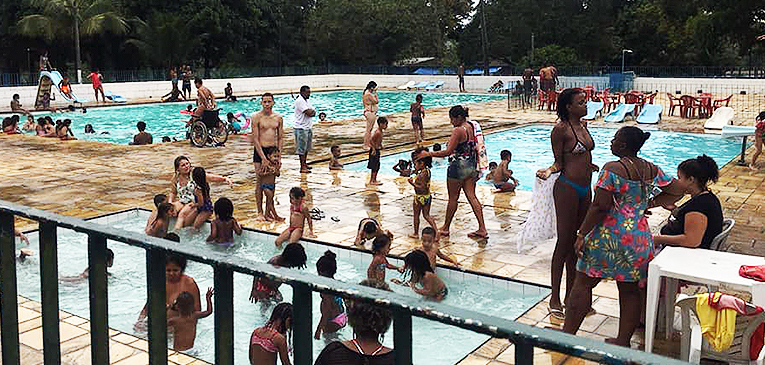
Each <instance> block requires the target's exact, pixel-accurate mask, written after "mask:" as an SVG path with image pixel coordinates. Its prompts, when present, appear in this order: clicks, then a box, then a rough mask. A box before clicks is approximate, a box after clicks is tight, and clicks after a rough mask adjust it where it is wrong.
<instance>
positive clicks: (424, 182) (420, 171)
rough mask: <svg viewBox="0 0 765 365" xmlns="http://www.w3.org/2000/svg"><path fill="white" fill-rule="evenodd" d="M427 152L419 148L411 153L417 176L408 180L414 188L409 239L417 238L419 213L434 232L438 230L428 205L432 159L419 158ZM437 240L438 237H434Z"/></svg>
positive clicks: (429, 201)
mask: <svg viewBox="0 0 765 365" xmlns="http://www.w3.org/2000/svg"><path fill="white" fill-rule="evenodd" d="M422 152H427V149H426V148H422V147H419V148H417V149H415V150H414V151H413V152H412V161H414V171H415V173H416V174H417V176H416V177H414V178H411V177H410V178H409V180H408V181H409V184H411V185H412V186H413V187H414V202H413V203H412V209H413V210H414V212H413V216H412V218H413V219H414V222H413V223H414V233H413V234H411V235H409V237H411V238H419V236H418V235H417V233H418V232H419V231H420V212H422V217H423V218H425V221H426V222H428V224H430V226H431V227H433V229H434V230H436V229H438V226H436V221H435V220H434V219H433V217H431V216H430V203H431V201H432V200H433V198H432V196H431V195H430V168H431V164H432V163H433V158H432V157H430V156H428V157H422V158H419V155H420V153H422ZM436 240H438V237H436Z"/></svg>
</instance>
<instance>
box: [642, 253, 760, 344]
mask: <svg viewBox="0 0 765 365" xmlns="http://www.w3.org/2000/svg"><path fill="white" fill-rule="evenodd" d="M741 265H765V258H763V257H760V256H750V255H741V254H736V253H731V252H722V251H712V250H705V249H701V248H686V247H665V248H664V249H663V250H662V251H661V252H660V253H659V254H658V255H656V257H655V258H654V259H653V260H652V261H651V262H650V263H649V264H648V288H647V298H646V316H645V350H646V351H648V352H652V350H653V338H654V334H655V328H656V318H657V313H656V312H657V306H658V304H659V291H660V290H661V278H662V277H663V278H666V291H665V293H666V296H665V297H664V303H665V306H664V315H665V318H666V323H665V324H666V328H667V332H666V333H667V338H669V335H670V332H671V330H672V323H673V320H674V313H675V299H676V295H677V285H678V281H679V280H685V281H689V282H693V283H699V284H706V285H710V286H714V287H718V288H719V290H725V289H728V290H735V291H740V292H748V293H751V294H752V304H755V305H759V306H761V307H765V282H759V281H755V280H751V279H747V278H743V277H741V276H740V275H739V274H738V269H739V268H740V267H741Z"/></svg>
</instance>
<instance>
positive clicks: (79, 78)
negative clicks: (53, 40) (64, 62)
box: [69, 0, 82, 84]
mask: <svg viewBox="0 0 765 365" xmlns="http://www.w3.org/2000/svg"><path fill="white" fill-rule="evenodd" d="M69 4H71V5H72V14H73V15H74V69H75V72H76V73H77V83H79V84H81V83H82V75H81V74H80V12H79V9H78V8H77V7H76V6H75V5H74V0H70V2H69Z"/></svg>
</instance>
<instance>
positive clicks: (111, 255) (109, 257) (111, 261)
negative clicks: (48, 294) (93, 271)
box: [59, 248, 114, 282]
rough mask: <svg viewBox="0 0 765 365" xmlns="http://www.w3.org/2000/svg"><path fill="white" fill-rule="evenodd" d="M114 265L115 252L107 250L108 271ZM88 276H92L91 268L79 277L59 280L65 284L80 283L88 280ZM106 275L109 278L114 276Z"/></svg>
mask: <svg viewBox="0 0 765 365" xmlns="http://www.w3.org/2000/svg"><path fill="white" fill-rule="evenodd" d="M112 265H114V251H112V250H111V249H109V248H107V249H106V268H107V269H108V268H110V267H112ZM88 275H90V266H88V267H87V268H85V271H83V272H82V274H80V275H77V276H62V277H60V278H59V280H61V281H65V282H79V281H82V280H85V279H87V278H88ZM106 275H107V276H111V275H112V274H110V273H109V272H108V271H107V272H106Z"/></svg>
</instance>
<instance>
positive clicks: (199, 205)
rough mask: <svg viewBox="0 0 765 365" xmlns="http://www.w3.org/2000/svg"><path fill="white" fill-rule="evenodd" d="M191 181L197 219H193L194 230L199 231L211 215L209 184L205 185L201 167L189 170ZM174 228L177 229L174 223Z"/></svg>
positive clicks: (205, 176) (204, 173) (204, 174)
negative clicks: (193, 185)
mask: <svg viewBox="0 0 765 365" xmlns="http://www.w3.org/2000/svg"><path fill="white" fill-rule="evenodd" d="M191 179H192V180H194V184H195V185H196V187H195V188H194V205H193V207H194V208H196V209H197V217H196V218H195V219H194V229H199V228H200V227H202V225H203V224H204V223H205V221H206V220H207V218H210V216H211V215H212V213H213V204H212V200H211V199H210V184H208V183H207V173H206V172H205V169H204V168H203V167H199V166H197V167H195V168H194V170H191ZM175 228H178V224H177V223H176V225H175Z"/></svg>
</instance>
